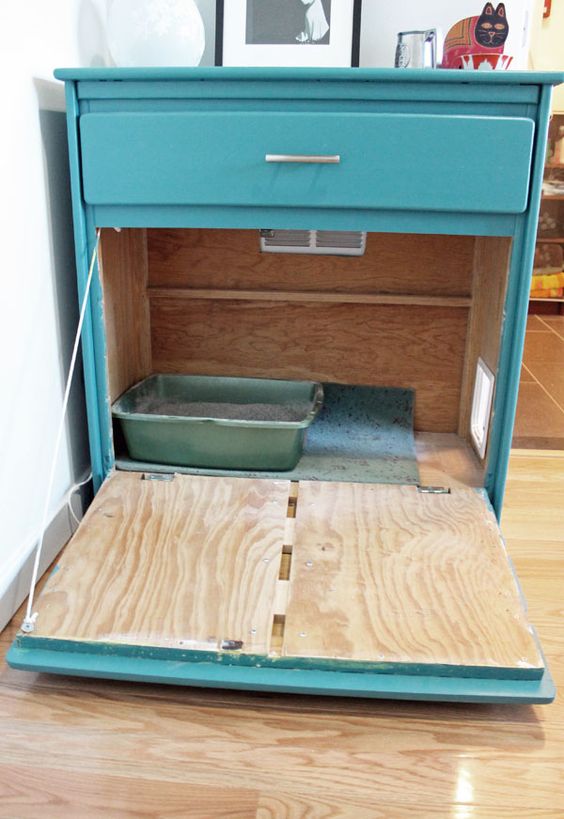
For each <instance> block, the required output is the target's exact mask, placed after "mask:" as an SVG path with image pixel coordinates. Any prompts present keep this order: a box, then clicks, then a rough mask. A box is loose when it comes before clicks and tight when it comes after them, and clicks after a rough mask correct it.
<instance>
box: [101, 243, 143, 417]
mask: <svg viewBox="0 0 564 819" xmlns="http://www.w3.org/2000/svg"><path fill="white" fill-rule="evenodd" d="M100 259H101V275H102V285H103V289H104V322H105V325H106V348H107V355H108V378H109V387H110V400H111V401H115V399H116V398H118V397H119V396H120V395H121V394H122V393H123V392H125V390H127V389H128V388H129V387H131V386H132V384H135V383H136V382H137V381H140V380H141V379H142V378H145V376H147V375H150V373H151V333H150V327H149V302H148V298H147V291H146V287H147V246H146V234H145V231H144V230H133V229H124V230H122V231H121V232H120V233H117V231H115V230H104V231H102V238H101V243H100Z"/></svg>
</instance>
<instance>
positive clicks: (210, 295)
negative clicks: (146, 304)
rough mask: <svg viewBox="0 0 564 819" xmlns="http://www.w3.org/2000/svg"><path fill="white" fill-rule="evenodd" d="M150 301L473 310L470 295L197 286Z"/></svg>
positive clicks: (159, 291)
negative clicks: (238, 288) (242, 302)
mask: <svg viewBox="0 0 564 819" xmlns="http://www.w3.org/2000/svg"><path fill="white" fill-rule="evenodd" d="M148 294H149V298H152V299H158V298H166V299H173V298H174V299H220V300H223V301H282V302H284V301H286V302H288V301H289V302H291V301H298V302H318V303H331V304H412V305H415V306H424V307H470V305H471V303H472V300H471V298H470V296H427V295H423V296H413V295H408V294H403V293H402V294H399V295H392V294H390V293H329V292H325V291H319V290H308V291H307V292H305V291H303V290H223V289H218V288H216V289H212V290H209V289H208V290H202V289H198V288H195V287H150V288H149V289H148Z"/></svg>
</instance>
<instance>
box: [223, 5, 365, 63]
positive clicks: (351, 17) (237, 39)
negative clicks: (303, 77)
mask: <svg viewBox="0 0 564 819" xmlns="http://www.w3.org/2000/svg"><path fill="white" fill-rule="evenodd" d="M361 6H362V0H284V2H281V0H217V3H216V37H215V64H216V65H219V66H220V65H224V66H277V67H287V68H291V67H316V68H320V67H334V68H345V67H347V68H348V67H356V66H358V64H359V57H360V20H361Z"/></svg>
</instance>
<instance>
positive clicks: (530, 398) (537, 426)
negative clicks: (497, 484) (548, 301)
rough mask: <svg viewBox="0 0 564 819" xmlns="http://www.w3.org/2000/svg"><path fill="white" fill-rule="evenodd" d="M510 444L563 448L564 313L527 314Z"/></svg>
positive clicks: (538, 447)
mask: <svg viewBox="0 0 564 819" xmlns="http://www.w3.org/2000/svg"><path fill="white" fill-rule="evenodd" d="M513 446H514V447H515V448H523V449H564V316H529V320H528V324H527V338H526V341H525V354H524V356H523V368H522V370H521V386H520V388H519V403H518V405H517V418H516V421H515V431H514V436H513Z"/></svg>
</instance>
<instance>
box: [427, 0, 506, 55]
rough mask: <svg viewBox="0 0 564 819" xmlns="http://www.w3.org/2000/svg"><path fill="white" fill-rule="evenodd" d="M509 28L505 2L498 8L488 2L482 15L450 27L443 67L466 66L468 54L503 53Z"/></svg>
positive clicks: (460, 21)
mask: <svg viewBox="0 0 564 819" xmlns="http://www.w3.org/2000/svg"><path fill="white" fill-rule="evenodd" d="M508 32H509V25H508V23H507V17H506V14H505V6H504V4H503V3H499V5H498V6H497V8H496V9H494V7H493V5H492V4H491V3H486V5H485V6H484V8H483V9H482V13H481V14H480V16H479V17H466V18H465V19H464V20H459V21H458V23H455V24H454V25H453V27H452V28H451V29H450V30H449V32H448V34H447V36H446V39H445V44H444V55H443V62H442V66H443V68H462V57H465V56H466V55H468V54H503V47H504V44H505V41H506V39H507V34H508Z"/></svg>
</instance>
